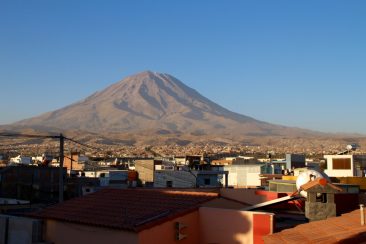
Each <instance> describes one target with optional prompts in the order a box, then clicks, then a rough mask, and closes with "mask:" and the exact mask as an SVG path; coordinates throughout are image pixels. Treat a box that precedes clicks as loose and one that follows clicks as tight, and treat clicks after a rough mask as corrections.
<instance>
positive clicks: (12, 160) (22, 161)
mask: <svg viewBox="0 0 366 244" xmlns="http://www.w3.org/2000/svg"><path fill="white" fill-rule="evenodd" d="M9 161H10V163H14V164H25V165H30V164H31V163H32V158H31V157H25V156H21V155H18V156H16V157H14V158H10V160H9Z"/></svg>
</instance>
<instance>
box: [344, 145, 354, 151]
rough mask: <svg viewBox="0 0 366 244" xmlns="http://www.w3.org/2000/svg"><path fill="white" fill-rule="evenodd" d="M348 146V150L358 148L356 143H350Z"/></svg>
mask: <svg viewBox="0 0 366 244" xmlns="http://www.w3.org/2000/svg"><path fill="white" fill-rule="evenodd" d="M346 148H347V150H348V151H351V150H356V145H355V144H349V145H347V147H346Z"/></svg>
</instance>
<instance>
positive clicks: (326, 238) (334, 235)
mask: <svg viewBox="0 0 366 244" xmlns="http://www.w3.org/2000/svg"><path fill="white" fill-rule="evenodd" d="M263 239H264V242H265V243H270V244H271V243H274V244H277V243H319V242H321V243H361V242H365V241H366V225H364V226H362V225H361V223H360V210H355V211H353V212H350V213H347V214H343V215H341V216H340V217H332V218H329V219H326V220H319V221H313V222H310V223H306V224H300V225H298V226H296V227H294V228H291V229H286V230H283V231H281V232H278V233H275V234H272V235H268V236H265V237H263Z"/></svg>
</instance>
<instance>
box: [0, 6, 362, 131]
mask: <svg viewBox="0 0 366 244" xmlns="http://www.w3.org/2000/svg"><path fill="white" fill-rule="evenodd" d="M144 70H152V71H157V72H163V73H169V74H171V75H173V76H175V77H177V78H178V79H180V80H181V81H183V82H184V83H185V84H187V85H188V86H190V87H192V88H194V89H196V90H197V91H199V92H200V93H201V94H202V95H204V96H206V97H208V98H209V99H211V100H213V101H215V102H216V103H218V104H220V105H222V106H224V107H226V108H228V109H230V110H232V111H235V112H238V113H242V114H245V115H248V116H252V117H254V118H256V119H259V120H263V121H267V122H271V123H276V124H282V125H288V126H296V127H302V128H308V129H313V130H318V131H324V132H356V133H363V134H366V123H365V122H366V112H365V105H366V96H365V93H366V1H363V0H359V1H357V0H353V1H346V0H342V1H338V0H328V1H327V0H322V1H319V0H310V1H293V0H291V1H290V0H289V1H281V0H278V1H273V0H267V1H265V0H260V1H257V0H252V1H249V0H248V1H239V0H233V1H214V0H206V1H195V0H185V1H178V0H177V1H174V0H166V1H161V0H156V1H155V0H154V1H152V0H149V1H147V0H146V1H138V0H136V1H128V0H126V1H120V0H115V1H113V0H108V1H102V0H98V1H92V0H77V1H75V0H59V1H56V0H31V1H30V0H23V1H20V0H0V85H1V86H0V124H7V123H11V122H14V121H17V120H21V119H25V118H29V117H32V116H35V115H39V114H41V113H44V112H48V111H51V110H55V109H58V108H61V107H64V106H66V105H69V104H71V103H73V102H76V101H78V100H81V99H83V98H85V97H86V96H88V95H90V94H92V93H94V92H95V91H98V90H102V89H104V88H105V87H107V86H108V85H111V84H112V83H115V82H117V81H119V80H121V79H122V78H124V77H126V76H128V75H131V74H134V73H137V72H140V71H144Z"/></svg>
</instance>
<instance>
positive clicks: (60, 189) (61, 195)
mask: <svg viewBox="0 0 366 244" xmlns="http://www.w3.org/2000/svg"><path fill="white" fill-rule="evenodd" d="M64 139H65V137H64V136H63V135H62V133H61V134H60V162H59V168H60V172H59V181H58V202H59V203H61V202H63V201H64V171H63V168H64V143H65V141H64Z"/></svg>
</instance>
